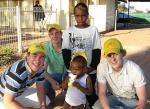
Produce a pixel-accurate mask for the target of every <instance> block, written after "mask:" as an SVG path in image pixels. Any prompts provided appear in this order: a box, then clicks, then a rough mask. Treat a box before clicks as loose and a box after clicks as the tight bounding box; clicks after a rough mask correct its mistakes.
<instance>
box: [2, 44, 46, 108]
mask: <svg viewBox="0 0 150 109" xmlns="http://www.w3.org/2000/svg"><path fill="white" fill-rule="evenodd" d="M44 57H45V48H44V46H43V45H42V44H40V43H34V44H31V45H30V46H29V48H28V52H27V55H26V57H25V59H22V60H18V61H17V62H15V63H14V64H12V65H11V66H10V67H9V69H8V70H6V71H5V72H4V73H3V74H2V75H1V77H0V81H1V82H0V99H1V98H3V103H4V106H5V107H6V108H7V109H34V108H32V107H25V106H23V104H20V103H19V101H16V99H15V98H16V97H18V96H20V95H22V94H23V92H24V91H25V89H27V88H28V87H30V86H32V84H33V83H35V82H36V86H37V91H38V97H39V102H40V109H46V106H45V105H46V104H45V98H46V97H45V94H44V92H45V91H44V86H43V82H44V67H43V65H44ZM24 104H25V103H24Z"/></svg>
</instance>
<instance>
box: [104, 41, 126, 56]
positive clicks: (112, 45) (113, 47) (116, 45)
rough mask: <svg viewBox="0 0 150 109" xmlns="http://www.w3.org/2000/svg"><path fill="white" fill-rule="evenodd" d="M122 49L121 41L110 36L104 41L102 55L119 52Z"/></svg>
mask: <svg viewBox="0 0 150 109" xmlns="http://www.w3.org/2000/svg"><path fill="white" fill-rule="evenodd" d="M121 49H123V47H122V44H121V42H120V41H119V40H118V39H116V38H111V39H108V40H107V41H105V43H104V55H105V56H107V55H108V54H110V53H116V54H118V53H120V50H121Z"/></svg>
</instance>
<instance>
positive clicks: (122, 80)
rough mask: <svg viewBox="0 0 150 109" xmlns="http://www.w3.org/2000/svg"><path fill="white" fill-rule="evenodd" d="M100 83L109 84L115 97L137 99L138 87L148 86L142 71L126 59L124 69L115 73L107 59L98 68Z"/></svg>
mask: <svg viewBox="0 0 150 109" xmlns="http://www.w3.org/2000/svg"><path fill="white" fill-rule="evenodd" d="M97 79H98V82H99V83H104V84H106V83H108V85H109V87H110V89H111V92H112V94H113V95H115V96H118V97H125V98H135V94H136V90H135V89H136V87H141V86H143V85H145V84H146V80H145V77H144V73H143V71H142V69H141V68H140V67H139V66H138V65H137V64H135V63H134V62H132V61H129V60H126V59H124V61H123V68H122V69H121V71H120V72H117V73H114V72H113V70H112V67H111V65H110V64H109V63H108V61H107V60H106V59H105V60H104V61H102V62H101V63H99V65H98V67H97Z"/></svg>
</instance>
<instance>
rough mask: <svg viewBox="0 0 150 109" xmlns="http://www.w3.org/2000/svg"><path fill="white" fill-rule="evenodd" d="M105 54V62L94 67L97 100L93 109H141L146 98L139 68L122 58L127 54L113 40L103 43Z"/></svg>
mask: <svg viewBox="0 0 150 109" xmlns="http://www.w3.org/2000/svg"><path fill="white" fill-rule="evenodd" d="M104 55H105V58H106V59H104V60H103V61H102V62H100V64H99V65H98V67H97V79H98V87H99V88H98V95H99V101H97V102H96V103H95V105H94V106H93V109H144V108H145V104H146V100H147V98H146V88H145V85H146V80H145V77H144V72H143V71H142V69H141V68H140V67H139V66H138V65H137V64H136V63H134V62H132V61H130V60H128V59H125V58H124V56H125V55H126V51H125V49H123V46H122V44H121V42H120V41H119V40H118V39H116V38H111V39H108V40H107V41H106V42H105V43H104ZM107 92H108V93H107Z"/></svg>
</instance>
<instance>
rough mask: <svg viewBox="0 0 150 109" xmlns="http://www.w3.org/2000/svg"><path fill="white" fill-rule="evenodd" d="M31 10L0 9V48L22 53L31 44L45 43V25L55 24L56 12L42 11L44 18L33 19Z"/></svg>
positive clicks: (17, 8)
mask: <svg viewBox="0 0 150 109" xmlns="http://www.w3.org/2000/svg"><path fill="white" fill-rule="evenodd" d="M34 13H35V11H34V10H33V9H20V7H3V8H0V46H1V47H8V48H12V49H14V50H15V51H17V52H22V50H23V49H24V48H26V47H27V46H28V45H30V43H32V42H44V41H47V37H46V36H47V24H50V23H53V22H57V10H56V11H51V10H48V9H47V10H46V9H45V10H44V14H45V17H44V19H41V20H39V21H36V20H35V19H34Z"/></svg>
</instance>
